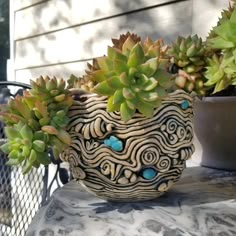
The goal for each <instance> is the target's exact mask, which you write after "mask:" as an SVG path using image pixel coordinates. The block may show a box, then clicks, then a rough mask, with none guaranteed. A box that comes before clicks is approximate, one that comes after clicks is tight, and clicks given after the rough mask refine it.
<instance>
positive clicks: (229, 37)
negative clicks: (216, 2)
mask: <svg viewBox="0 0 236 236" xmlns="http://www.w3.org/2000/svg"><path fill="white" fill-rule="evenodd" d="M235 6H236V4H235V2H234V4H233V8H232V7H231V6H230V10H228V11H227V13H228V14H227V17H225V18H224V20H221V21H220V22H218V25H217V26H216V27H214V28H213V32H214V37H213V36H212V37H211V38H208V39H207V46H208V48H210V49H212V50H213V51H214V52H215V54H214V55H213V56H212V58H210V59H208V61H207V67H206V72H205V73H204V74H205V77H206V79H207V82H206V83H205V84H204V85H205V86H207V87H209V88H212V87H213V88H214V89H213V93H216V92H219V91H221V90H223V89H226V88H227V87H228V86H229V85H236V8H235Z"/></svg>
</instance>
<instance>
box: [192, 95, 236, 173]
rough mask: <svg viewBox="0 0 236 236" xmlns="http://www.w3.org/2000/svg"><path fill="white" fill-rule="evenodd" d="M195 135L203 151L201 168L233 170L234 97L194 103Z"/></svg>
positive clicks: (235, 159)
mask: <svg viewBox="0 0 236 236" xmlns="http://www.w3.org/2000/svg"><path fill="white" fill-rule="evenodd" d="M193 112H194V131H195V135H196V136H197V139H198V140H199V142H200V144H201V148H202V160H201V165H202V166H207V167H212V168H217V169H225V170H236V97H207V98H204V99H203V100H202V101H199V100H198V101H195V102H194V105H193Z"/></svg>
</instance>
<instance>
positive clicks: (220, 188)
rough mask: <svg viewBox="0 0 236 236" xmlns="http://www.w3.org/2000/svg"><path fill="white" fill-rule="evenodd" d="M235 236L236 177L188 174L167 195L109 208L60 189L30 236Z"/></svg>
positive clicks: (74, 186)
mask: <svg viewBox="0 0 236 236" xmlns="http://www.w3.org/2000/svg"><path fill="white" fill-rule="evenodd" d="M61 235H63V236H81V235H83V236H105V235H106V236H126V235H127V236H157V235H161V236H162V235H163V236H182V235H184V236H188V235H192V236H214V235H217V236H218V235H219V236H231V235H232V236H236V172H227V171H219V170H214V169H209V168H204V167H191V168H187V169H186V170H185V171H184V173H183V175H182V178H181V180H180V181H179V182H178V183H177V184H175V185H174V187H173V188H172V189H171V190H169V192H167V193H166V194H165V195H163V196H161V197H160V198H157V199H155V200H151V201H145V202H138V203H111V202H106V201H105V200H102V199H99V198H97V197H96V196H93V195H92V194H91V193H88V192H87V191H85V190H84V189H83V187H81V186H80V185H79V184H78V183H77V182H75V181H72V182H70V183H69V184H67V185H65V186H64V187H62V188H61V189H58V190H57V191H56V192H55V193H54V194H53V197H52V198H51V200H50V202H49V203H48V204H47V205H46V206H44V207H42V208H41V209H40V211H39V212H38V214H37V215H36V216H35V218H34V220H33V222H32V224H31V225H30V227H29V229H28V231H27V236H61Z"/></svg>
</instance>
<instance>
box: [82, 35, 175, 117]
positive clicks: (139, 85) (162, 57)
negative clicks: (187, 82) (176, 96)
mask: <svg viewBox="0 0 236 236" xmlns="http://www.w3.org/2000/svg"><path fill="white" fill-rule="evenodd" d="M113 43H114V46H113V47H108V51H107V56H103V57H99V58H96V60H95V62H94V63H96V67H95V66H92V67H90V71H88V72H87V75H88V77H89V78H90V79H91V80H93V81H95V84H96V83H97V85H96V86H95V87H94V89H93V91H94V92H95V93H97V94H99V95H105V96H108V104H107V110H108V112H112V111H119V112H120V114H121V117H122V119H123V120H124V121H128V120H129V119H131V118H132V116H133V115H134V113H135V112H136V111H138V112H140V113H142V114H143V115H145V116H148V117H150V116H152V114H153V111H154V108H156V107H158V106H159V105H160V104H161V101H162V99H163V98H164V97H165V96H166V90H167V89H168V88H169V87H170V86H171V85H172V75H171V74H170V73H168V71H167V67H168V60H167V58H166V51H167V47H166V46H164V44H163V41H162V40H156V41H152V40H151V39H150V38H147V39H146V40H145V41H141V40H140V39H139V38H138V37H137V36H136V35H132V34H129V33H128V34H127V35H122V37H120V40H114V39H113Z"/></svg>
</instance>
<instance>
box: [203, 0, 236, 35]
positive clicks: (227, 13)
mask: <svg viewBox="0 0 236 236" xmlns="http://www.w3.org/2000/svg"><path fill="white" fill-rule="evenodd" d="M235 6H236V0H231V3H230V4H229V7H228V9H227V10H225V9H223V11H222V12H221V16H220V17H219V20H218V22H217V26H218V25H221V24H223V23H224V22H225V21H228V20H229V19H230V17H231V15H232V12H233V11H234V8H235ZM216 36H217V35H216V33H215V32H214V28H213V29H212V30H211V31H210V32H209V34H208V36H207V38H208V39H210V38H214V37H216Z"/></svg>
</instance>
